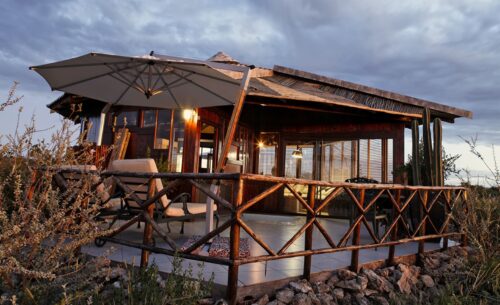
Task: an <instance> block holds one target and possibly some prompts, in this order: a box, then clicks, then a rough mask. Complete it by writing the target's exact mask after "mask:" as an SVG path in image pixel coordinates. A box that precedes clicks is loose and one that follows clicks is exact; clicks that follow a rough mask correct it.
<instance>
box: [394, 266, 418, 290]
mask: <svg viewBox="0 0 500 305" xmlns="http://www.w3.org/2000/svg"><path fill="white" fill-rule="evenodd" d="M398 270H399V271H400V273H401V277H400V278H399V279H398V280H397V282H396V286H397V287H398V288H399V291H400V292H401V293H404V294H410V293H411V291H412V287H414V286H415V285H416V284H417V282H418V275H419V274H420V268H418V267H416V266H411V267H408V266H406V265H403V264H399V265H398Z"/></svg>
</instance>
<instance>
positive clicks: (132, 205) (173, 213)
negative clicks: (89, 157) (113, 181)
mask: <svg viewBox="0 0 500 305" xmlns="http://www.w3.org/2000/svg"><path fill="white" fill-rule="evenodd" d="M109 169H110V170H113V171H124V172H147V173H158V168H157V167H156V163H155V161H154V159H127V160H115V161H113V162H112V163H111V165H110V168H109ZM117 178H118V179H119V180H120V181H121V182H122V183H123V184H124V185H126V187H127V188H128V189H129V190H124V189H120V188H119V187H118V186H117V190H118V191H119V192H120V193H121V194H122V195H123V199H124V203H125V206H124V207H123V209H122V210H121V214H119V215H118V218H124V216H125V218H130V217H126V216H132V217H133V216H135V215H137V213H138V212H139V211H141V210H140V207H139V204H138V203H137V202H136V201H135V200H133V199H132V196H130V191H132V192H133V193H134V194H135V195H137V197H138V198H139V199H140V200H147V199H148V179H147V178H136V177H122V176H120V177H117ZM155 186H156V187H155V188H156V190H155V191H156V192H159V191H161V190H162V189H163V183H162V181H161V179H156V181H155ZM190 197H191V196H190V195H189V194H187V193H182V194H180V195H178V196H177V197H175V198H174V199H173V200H170V199H168V198H167V195H163V196H161V197H160V199H159V200H158V202H156V203H155V207H156V208H155V215H154V218H155V221H157V222H166V223H167V227H168V230H169V232H170V226H169V225H168V223H169V222H171V221H181V222H182V226H181V230H180V233H181V234H183V233H184V222H186V221H189V220H192V219H195V218H205V216H206V212H207V203H196V202H189V200H190ZM212 204H213V205H214V206H213V209H214V217H215V219H216V226H218V224H219V215H218V213H217V205H216V204H215V203H212Z"/></svg>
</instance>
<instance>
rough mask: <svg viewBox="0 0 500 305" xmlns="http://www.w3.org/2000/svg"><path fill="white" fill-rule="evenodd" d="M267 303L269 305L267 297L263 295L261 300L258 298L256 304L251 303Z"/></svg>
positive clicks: (257, 304) (263, 304) (260, 304)
mask: <svg viewBox="0 0 500 305" xmlns="http://www.w3.org/2000/svg"><path fill="white" fill-rule="evenodd" d="M267 303H269V296H268V295H267V294H265V295H263V296H262V297H261V298H259V299H258V300H257V302H255V303H252V305H266V304H267Z"/></svg>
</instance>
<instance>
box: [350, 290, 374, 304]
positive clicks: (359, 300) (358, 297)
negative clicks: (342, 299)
mask: <svg viewBox="0 0 500 305" xmlns="http://www.w3.org/2000/svg"><path fill="white" fill-rule="evenodd" d="M354 298H355V300H356V303H357V304H358V305H370V301H368V299H367V298H365V297H364V295H363V294H362V293H356V294H355V295H354Z"/></svg>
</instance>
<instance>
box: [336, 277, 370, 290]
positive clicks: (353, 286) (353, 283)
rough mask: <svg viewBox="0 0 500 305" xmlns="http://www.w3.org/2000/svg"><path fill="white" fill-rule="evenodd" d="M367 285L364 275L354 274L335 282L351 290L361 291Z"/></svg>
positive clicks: (338, 285)
mask: <svg viewBox="0 0 500 305" xmlns="http://www.w3.org/2000/svg"><path fill="white" fill-rule="evenodd" d="M367 285H368V279H367V278H366V277H364V276H356V277H355V278H353V279H351V280H344V281H340V282H338V283H337V285H336V286H337V287H340V288H344V289H347V290H351V291H363V290H365V289H366V287H367Z"/></svg>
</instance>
